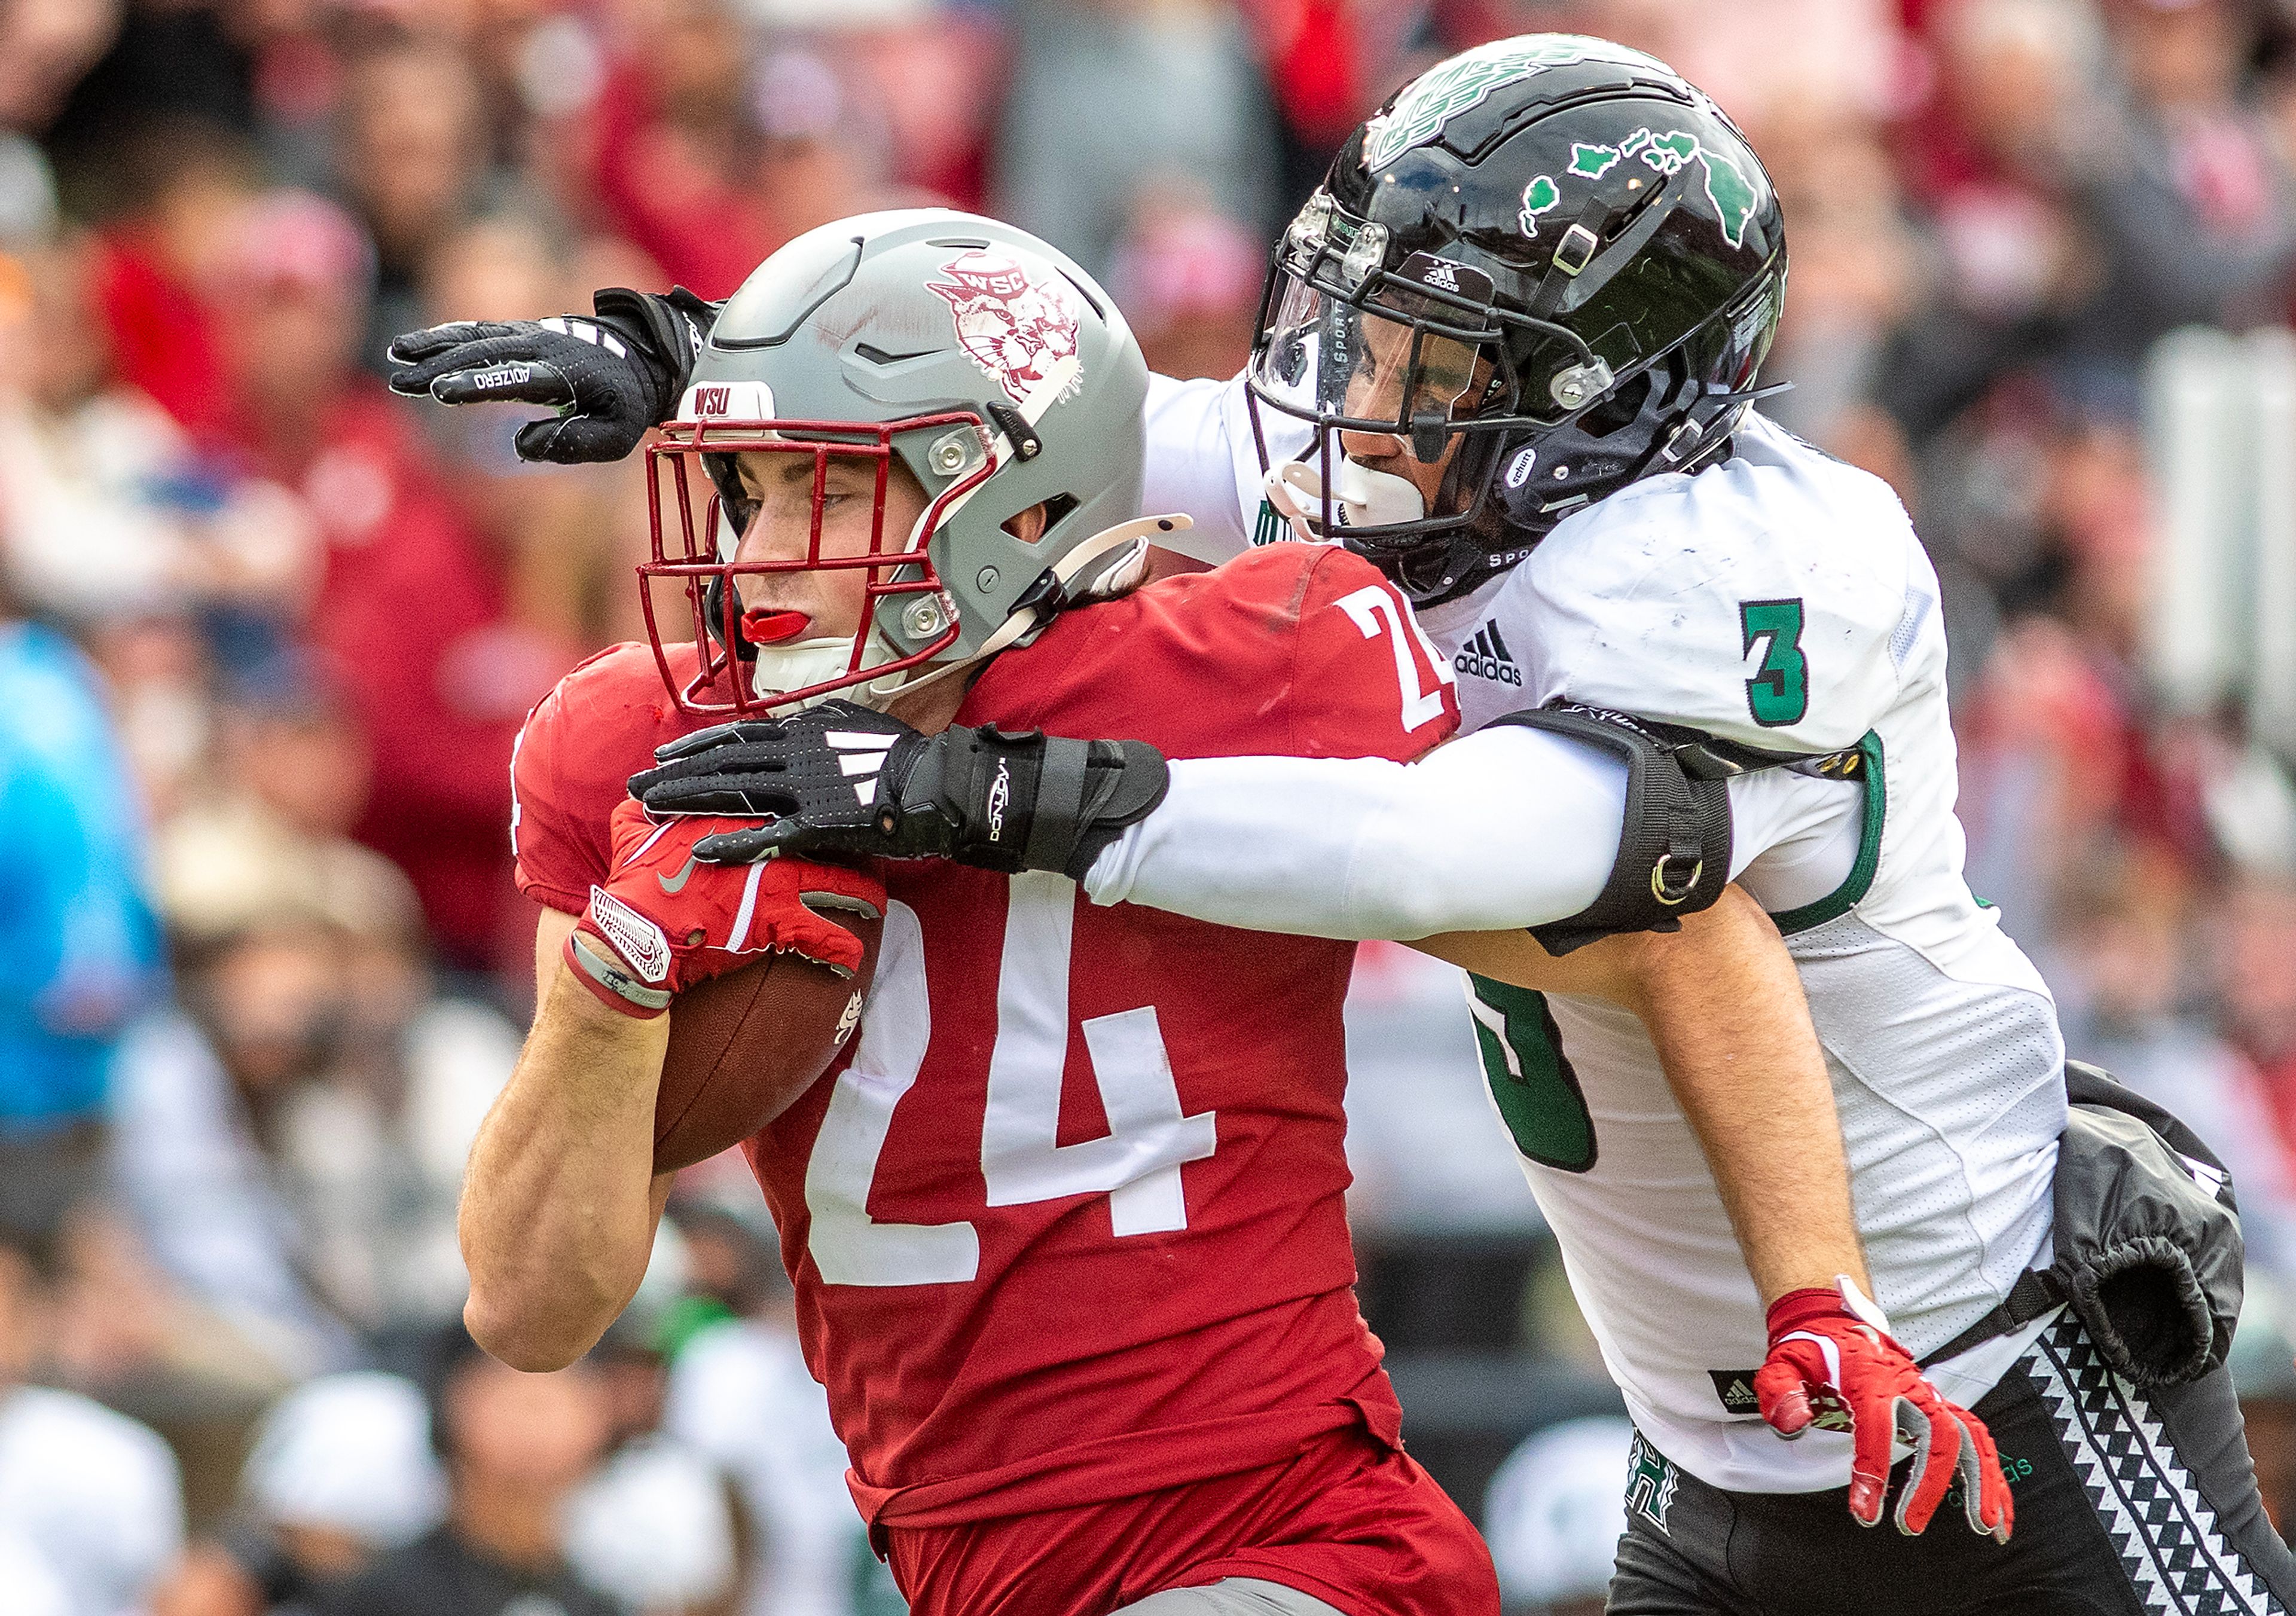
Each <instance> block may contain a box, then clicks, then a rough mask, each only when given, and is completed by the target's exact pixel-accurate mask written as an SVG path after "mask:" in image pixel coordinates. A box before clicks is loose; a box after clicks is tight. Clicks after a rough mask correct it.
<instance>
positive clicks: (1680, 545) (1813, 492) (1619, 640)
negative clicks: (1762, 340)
mask: <svg viewBox="0 0 2296 1616" xmlns="http://www.w3.org/2000/svg"><path fill="white" fill-rule="evenodd" d="M1937 608H1938V584H1937V576H1936V573H1935V572H1934V570H1932V569H1931V566H1930V563H1929V560H1928V557H1927V556H1926V555H1925V554H1923V550H1922V547H1921V544H1920V541H1919V540H1918V539H1916V538H1915V536H1914V530H1913V524H1912V522H1911V521H1909V520H1908V519H1907V515H1906V511H1905V507H1904V506H1903V505H1902V504H1899V503H1898V497H1897V496H1896V495H1895V494H1894V493H1892V492H1891V491H1890V488H1889V485H1888V484H1886V483H1884V482H1882V480H1880V479H1879V478H1876V477H1873V476H1869V475H1868V474H1866V472H1860V471H1857V470H1856V469H1855V468H1853V467H1850V466H1847V465H1844V464H1842V463H1841V462H1839V461H1836V460H1833V459H1832V458H1831V457H1829V456H1827V455H1823V454H1821V453H1819V452H1818V451H1817V450H1816V449H1813V448H1811V447H1808V445H1807V444H1804V443H1802V442H1800V440H1799V439H1794V438H1793V437H1792V436H1791V435H1789V434H1787V433H1785V432H1784V431H1780V430H1779V429H1777V428H1775V427H1774V426H1771V425H1769V424H1768V423H1767V422H1763V421H1762V420H1761V419H1760V418H1759V417H1758V416H1750V417H1749V419H1748V422H1747V425H1746V426H1745V427H1744V428H1743V429H1742V430H1741V431H1740V433H1739V435H1738V442H1737V446H1736V452H1735V453H1734V455H1733V456H1732V458H1730V459H1729V460H1727V461H1726V462H1724V463H1721V464H1719V465H1717V466H1714V467H1711V468H1710V469H1709V470H1707V471H1704V472H1699V473H1698V474H1697V475H1695V476H1691V477H1684V476H1666V477H1656V478H1652V479H1651V480H1648V481H1646V482H1643V483H1638V484H1636V485H1635V486H1634V487H1632V488H1625V489H1622V490H1620V492H1619V493H1617V494H1614V495H1612V496H1610V497H1609V498H1608V499H1605V500H1603V502H1602V503H1601V504H1597V505H1595V506H1593V507H1591V508H1590V509H1588V510H1587V511H1585V512H1583V513H1580V514H1579V515H1577V516H1573V517H1571V518H1570V519H1569V520H1568V521H1564V522H1563V523H1562V525H1561V526H1559V527H1557V528H1556V529H1554V532H1553V533H1552V534H1550V535H1549V536H1548V537H1546V539H1545V540H1544V541H1542V542H1541V543H1540V545H1539V546H1538V548H1537V549H1536V550H1535V551H1533V552H1532V553H1531V556H1530V559H1529V561H1527V562H1524V563H1523V564H1522V565H1521V567H1519V568H1517V569H1516V570H1515V572H1514V575H1513V578H1510V579H1509V580H1508V582H1507V586H1506V587H1505V590H1504V591H1503V592H1502V593H1501V595H1500V596H1499V598H1498V601H1497V603H1495V616H1496V618H1497V620H1498V621H1499V622H1501V623H1502V624H1504V625H1505V632H1506V635H1507V637H1508V639H1509V641H1510V642H1511V643H1513V645H1514V647H1515V649H1516V651H1517V652H1519V653H1520V654H1521V657H1522V658H1523V660H1524V664H1525V666H1524V676H1525V677H1524V685H1525V691H1524V694H1525V697H1526V698H1527V700H1528V701H1529V702H1530V703H1531V704H1534V705H1539V704H1544V703H1546V702H1547V701H1554V700H1557V699H1562V700H1568V701H1577V702H1581V703H1584V704H1585V705H1587V706H1589V707H1602V708H1609V709H1612V710H1617V711H1620V712H1628V713H1633V714H1636V715H1637V716H1639V717H1642V718H1654V719H1658V720H1661V721H1663V722H1668V723H1674V724H1682V725H1686V726H1690V727H1692V728H1694V729H1699V730H1702V731H1704V732H1706V733H1707V734H1712V735H1716V736H1718V737H1720V738H1722V739H1725V740H1728V741H1734V742H1741V743H1743V744H1745V745H1749V746H1754V747H1759V748H1762V749H1764V750H1766V751H1784V752H1801V753H1813V754H1815V753H1825V752H1832V751H1840V750H1841V749H1842V748H1844V747H1849V746H1853V745H1855V744H1856V743H1857V741H1858V740H1859V738H1860V737H1862V736H1863V735H1864V734H1866V731H1868V730H1870V729H1872V728H1874V726H1875V725H1876V724H1877V723H1878V722H1879V721H1880V719H1881V717H1882V714H1883V713H1884V712H1886V711H1887V710H1889V709H1890V707H1891V706H1892V705H1893V704H1894V703H1895V702H1896V701H1897V699H1898V693H1899V692H1900V689H1901V688H1902V686H1903V685H1904V684H1905V682H1906V681H1905V670H1906V669H1907V663H1908V660H1909V658H1910V657H1911V655H1912V652H1913V651H1914V649H1915V644H1917V642H1918V641H1919V640H1920V639H1921V637H1922V629H1923V626H1924V625H1925V624H1926V623H1927V622H1928V621H1929V619H1931V618H1932V617H1933V616H1934V615H1935V614H1936V612H1937Z"/></svg>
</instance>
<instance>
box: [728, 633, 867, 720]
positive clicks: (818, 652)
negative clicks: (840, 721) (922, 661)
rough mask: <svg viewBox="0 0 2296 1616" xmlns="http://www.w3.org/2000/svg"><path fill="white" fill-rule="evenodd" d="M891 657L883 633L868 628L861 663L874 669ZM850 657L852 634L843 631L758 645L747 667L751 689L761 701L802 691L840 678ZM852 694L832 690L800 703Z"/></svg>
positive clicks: (851, 653)
mask: <svg viewBox="0 0 2296 1616" xmlns="http://www.w3.org/2000/svg"><path fill="white" fill-rule="evenodd" d="M852 660H853V636H850V635H846V634H840V635H832V636H825V637H824V638H820V639H812V640H791V641H790V642H789V643H788V644H785V645H760V646H758V647H757V660H756V661H755V662H754V663H752V664H751V666H750V689H751V690H752V691H754V692H756V693H757V695H758V699H759V700H760V701H774V700H775V699H777V698H778V697H779V696H780V695H781V693H783V691H785V690H803V689H804V688H805V687H806V686H807V685H819V684H821V683H823V682H824V681H825V680H829V679H835V678H841V677H844V675H845V671H846V669H847V668H848V666H849V664H850V663H851V662H852ZM891 660H893V652H892V648H891V647H890V646H889V645H887V644H885V641H884V636H881V635H880V634H878V633H877V632H876V631H875V630H874V629H872V630H870V633H869V643H868V644H867V645H865V646H864V647H863V648H862V652H861V666H862V667H863V668H874V667H876V666H877V665H878V664H879V663H881V662H890V661H891ZM851 694H852V692H851V691H849V690H832V691H830V692H828V693H824V694H822V695H818V696H814V697H811V698H809V699H808V700H807V701H805V702H804V704H803V705H804V706H806V707H811V706H812V705H814V703H815V702H816V701H828V700H830V699H831V697H832V696H844V695H851Z"/></svg>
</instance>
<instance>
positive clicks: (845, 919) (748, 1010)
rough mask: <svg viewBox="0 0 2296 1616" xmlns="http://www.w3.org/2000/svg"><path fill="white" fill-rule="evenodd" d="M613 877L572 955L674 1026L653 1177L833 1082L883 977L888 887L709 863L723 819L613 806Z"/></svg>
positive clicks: (819, 872) (831, 875)
mask: <svg viewBox="0 0 2296 1616" xmlns="http://www.w3.org/2000/svg"><path fill="white" fill-rule="evenodd" d="M612 826H613V865H612V873H611V875H610V876H609V877H608V879H607V882H606V884H605V885H604V886H603V887H594V888H593V889H592V890H591V893H590V905H589V907H588V908H587V909H586V911H585V912H584V914H583V915H582V917H581V919H580V920H579V921H578V923H576V927H575V931H574V932H573V934H572V935H571V936H570V937H569V938H568V939H567V943H566V951H565V958H566V961H567V964H569V966H570V967H571V969H572V972H573V975H574V978H575V980H578V981H579V982H581V983H582V984H583V985H584V986H585V987H586V988H589V989H590V990H591V991H592V992H593V993H594V994H595V995H596V996H597V997H598V998H599V1000H600V1001H601V1002H602V1003H603V1004H605V1005H608V1006H610V1007H611V1008H613V1009H615V1010H618V1011H619V1012H621V1013H624V1014H627V1015H633V1016H654V1015H660V1014H661V1013H664V1012H665V1011H667V1012H668V1014H669V1045H668V1050H667V1052H666V1053H665V1054H664V1055H663V1058H662V1070H661V1085H660V1091H659V1093H658V1095H657V1097H656V1100H655V1106H654V1163H653V1165H654V1170H655V1171H656V1172H668V1171H671V1170H673V1169H676V1168H680V1167H686V1166H690V1165H691V1164H693V1162H696V1161H703V1160H706V1159H707V1158H709V1157H710V1156H714V1155H716V1154H717V1153H718V1152H719V1151H722V1150H726V1149H728V1148H730V1147H731V1146H733V1145H734V1144H739V1143H740V1142H741V1141H742V1140H743V1139H746V1138H748V1137H749V1136H750V1135H752V1134H754V1133H756V1132H757V1131H758V1129H759V1128H763V1127H765V1126H766V1125H767V1123H769V1122H771V1121H772V1120H774V1119H775V1117H778V1116H779V1115H780V1114H781V1113H782V1112H783V1111H784V1110H786V1109H787V1108H788V1106H789V1104H790V1103H791V1101H793V1100H795V1099H796V1098H797V1097H798V1095H801V1094H803V1093H804V1092H805V1091H806V1089H808V1088H809V1087H812V1085H813V1083H814V1082H815V1081H816V1079H819V1078H820V1076H821V1074H822V1073H823V1072H824V1070H827V1068H828V1066H829V1064H830V1062H832V1060H833V1059H834V1058H835V1056H836V1054H837V1052H838V1051H839V1050H840V1048H841V1047H842V1046H844V1044H845V1041H846V1039H847V1038H848V1037H849V1036H850V1035H851V1033H852V1031H853V1029H854V1026H855V1024H856V1023H857V1021H858V1018H859V1014H860V1007H861V1002H862V998H863V996H864V995H865V993H866V992H867V990H868V987H869V982H870V978H871V976H872V975H873V972H874V970H875V966H876V954H877V939H878V936H879V933H880V931H881V926H882V915H883V914H884V905H885V890H884V888H883V887H882V886H881V884H880V883H879V882H877V881H876V880H875V879H874V878H873V877H872V876H870V875H867V874H863V873H861V872H859V871H856V870H848V869H840V868H837V867H835V866H832V865H814V864H807V863H804V862H802V861H800V860H798V859H794V858H773V859H768V860H767V861H765V862H762V863H758V864H752V865H711V864H704V863H702V862H701V861H700V860H698V859H696V858H695V857H693V843H694V842H695V841H699V840H700V839H701V838H702V837H704V836H707V835H709V834H710V833H712V832H713V831H723V830H725V829H726V828H727V826H726V823H725V822H723V821H715V822H713V821H710V820H708V819H700V818H689V819H680V820H675V821H671V822H669V823H668V824H661V823H657V822H655V821H653V820H651V819H649V818H648V817H647V816H646V814H645V810H644V809H643V808H640V807H639V806H638V805H637V804H636V803H635V802H627V801H626V802H623V803H622V804H620V805H619V807H617V808H615V810H614V816H613V821H612Z"/></svg>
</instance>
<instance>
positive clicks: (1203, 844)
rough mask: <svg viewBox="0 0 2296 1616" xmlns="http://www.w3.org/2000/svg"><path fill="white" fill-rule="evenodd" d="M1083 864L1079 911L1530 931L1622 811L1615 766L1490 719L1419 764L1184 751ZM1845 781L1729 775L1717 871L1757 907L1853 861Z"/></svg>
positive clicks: (1358, 929) (1588, 889)
mask: <svg viewBox="0 0 2296 1616" xmlns="http://www.w3.org/2000/svg"><path fill="white" fill-rule="evenodd" d="M1171 782H1172V783H1171V791H1170V793H1169V795H1168V796H1167V797H1166V798H1165V800H1164V801H1163V803H1162V804H1161V805H1160V806H1159V807H1158V808H1157V809H1156V811H1155V812H1154V813H1152V814H1151V815H1149V816H1147V817H1146V818H1145V819H1144V820H1142V821H1141V822H1140V823H1139V824H1136V825H1133V826H1131V827H1130V828H1129V829H1128V830H1127V831H1126V832H1125V833H1124V834H1123V835H1122V836H1121V837H1120V838H1119V839H1118V840H1117V841H1115V842H1114V843H1112V844H1111V846H1110V847H1109V848H1108V849H1107V850H1106V851H1105V852H1103V854H1102V855H1101V856H1100V857H1099V858H1098V859H1097V860H1096V861H1095V863H1094V865H1093V866H1092V870H1091V873H1090V874H1088V875H1087V877H1086V880H1085V890H1086V891H1087V893H1089V894H1090V895H1091V897H1092V899H1093V901H1094V902H1095V903H1099V904H1118V903H1140V904H1145V905H1147V906H1150V907H1152V908H1158V909H1166V910H1169V911H1171V912H1173V913H1175V914H1179V915H1190V916H1192V917H1193V918H1195V919H1198V920H1203V921H1210V922H1211V923H1215V924H1219V925H1230V926H1240V927H1244V928H1247V929H1250V930H1253V931H1284V932H1293V933H1299V934H1303V935H1306V936H1310V937H1332V938H1342V939H1368V938H1390V939H1398V940H1409V939H1415V938H1422V937H1431V936H1434V935H1436V934H1437V933H1439V932H1444V931H1505V930H1510V929H1513V928H1518V927H1523V926H1539V925H1546V924H1547V923H1551V922H1554V921H1558V920H1565V919H1568V918H1569V917H1570V916H1571V915H1577V914H1579V912H1580V911H1582V910H1584V909H1585V908H1586V907H1587V906H1588V905H1589V904H1591V903H1593V902H1594V901H1595V898H1597V897H1598V896H1599V895H1600V894H1601V892H1602V890H1603V885H1604V883H1605V882H1607V881H1608V880H1609V878H1610V873H1611V865H1612V864H1613V862H1614V861H1615V860H1616V858H1617V856H1618V850H1619V840H1620V825H1621V824H1622V822H1623V819H1624V816H1625V813H1626V788H1627V769H1626V765H1625V763H1624V762H1623V761H1621V760H1620V759H1618V758H1617V757H1615V756H1614V755H1612V754H1611V753H1610V752H1607V751H1603V750H1601V749H1599V748H1597V747H1595V746H1594V745H1592V744H1591V743H1589V742H1583V741H1579V740H1576V739H1573V738H1571V737H1569V736H1565V735H1559V734H1554V733H1553V732H1551V731H1546V730H1535V729H1525V728H1522V727H1521V726H1516V725H1497V726H1492V727H1490V728H1488V729H1484V730H1480V731H1478V732H1477V733H1476V734H1472V735H1468V736H1464V737H1463V738H1461V739H1459V740H1456V741H1454V742H1450V743H1449V744H1448V745H1446V746H1441V747H1439V748H1437V749H1436V750H1435V751H1432V752H1431V753H1429V754H1428V755H1427V756H1426V757H1425V758H1423V759H1421V760H1420V761H1418V762H1417V763H1412V764H1400V763H1390V762H1388V761H1386V760H1384V759H1343V758H1201V759H1182V760H1180V761H1177V762H1175V763H1173V764H1172V766H1171ZM1859 800H1860V793H1859V790H1858V788H1857V785H1855V784H1854V783H1847V782H1840V781H1830V780H1821V779H1817V778H1815V777H1813V776H1809V775H1799V774H1794V773H1792V772H1791V771H1787V770H1771V771H1767V772H1766V773H1763V774H1759V775H1747V776H1743V777H1742V778H1740V779H1736V780H1733V781H1732V782H1731V783H1730V808H1731V818H1732V825H1733V841H1732V848H1731V861H1730V870H1731V874H1732V877H1733V878H1734V879H1736V878H1738V877H1740V876H1741V875H1742V874H1743V877H1744V883H1745V885H1746V887H1747V890H1749V891H1751V893H1752V894H1753V895H1754V897H1755V898H1757V899H1759V901H1760V902H1761V903H1762V904H1763V905H1764V906H1765V907H1767V908H1769V909H1772V910H1774V911H1782V910H1784V909H1790V908H1794V907H1797V906H1800V905H1802V904H1805V903H1809V902H1814V901H1816V899H1818V898H1823V897H1825V895H1826V894H1827V893H1829V892H1831V891H1833V890H1834V889H1835V888H1837V887H1838V886H1840V885H1841V882H1842V881H1843V880H1844V879H1845V878H1846V877H1847V876H1848V874H1849V870H1850V867H1851V865H1853V864H1854V863H1855V862H1856V860H1857V848H1858V841H1859V840H1860V836H1859V832H1860V816H1859V814H1858V813H1857V803H1858V801H1859Z"/></svg>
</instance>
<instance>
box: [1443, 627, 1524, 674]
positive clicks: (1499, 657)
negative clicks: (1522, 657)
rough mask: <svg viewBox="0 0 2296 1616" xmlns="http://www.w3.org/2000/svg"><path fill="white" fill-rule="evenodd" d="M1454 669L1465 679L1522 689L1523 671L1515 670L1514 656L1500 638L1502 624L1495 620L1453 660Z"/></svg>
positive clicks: (1478, 632) (1460, 648) (1464, 646)
mask: <svg viewBox="0 0 2296 1616" xmlns="http://www.w3.org/2000/svg"><path fill="white" fill-rule="evenodd" d="M1451 666H1452V667H1453V668H1454V669H1456V670H1457V671H1458V673H1459V675H1460V677H1463V678H1470V679H1488V680H1489V681H1491V683H1493V684H1495V685H1514V686H1515V687H1516V688H1517V689H1520V688H1521V685H1522V669H1520V668H1518V667H1516V666H1515V660H1514V655H1513V652H1510V651H1508V650H1507V644H1506V641H1505V640H1504V639H1502V638H1500V637H1499V620H1498V619H1497V618H1493V619H1491V620H1490V621H1489V622H1488V623H1485V624H1484V625H1483V626H1482V628H1480V629H1479V630H1478V631H1477V632H1476V634H1475V637H1474V638H1473V639H1472V640H1469V641H1468V642H1467V643H1466V644H1464V645H1462V646H1460V647H1459V654H1458V655H1457V656H1456V657H1453V658H1452V659H1451Z"/></svg>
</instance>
